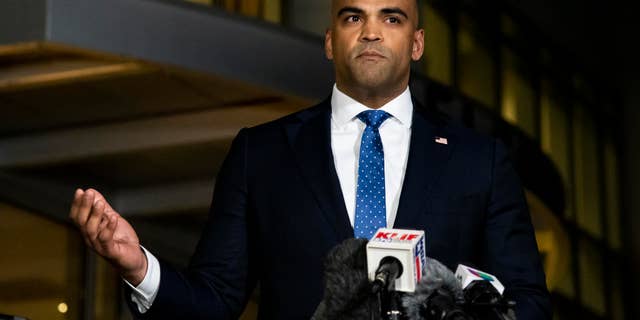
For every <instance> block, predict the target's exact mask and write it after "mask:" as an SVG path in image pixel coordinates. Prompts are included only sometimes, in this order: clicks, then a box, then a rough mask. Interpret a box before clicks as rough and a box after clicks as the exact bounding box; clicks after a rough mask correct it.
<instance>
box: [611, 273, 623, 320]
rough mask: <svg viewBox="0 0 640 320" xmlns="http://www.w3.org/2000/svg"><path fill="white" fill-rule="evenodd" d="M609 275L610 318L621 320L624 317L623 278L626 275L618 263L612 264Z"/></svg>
mask: <svg viewBox="0 0 640 320" xmlns="http://www.w3.org/2000/svg"><path fill="white" fill-rule="evenodd" d="M611 265H612V272H610V273H609V275H611V282H610V283H611V298H610V301H611V318H610V319H613V320H622V319H625V317H624V296H623V276H624V275H625V274H626V273H625V272H624V270H623V269H622V268H620V264H619V263H612V264H611Z"/></svg>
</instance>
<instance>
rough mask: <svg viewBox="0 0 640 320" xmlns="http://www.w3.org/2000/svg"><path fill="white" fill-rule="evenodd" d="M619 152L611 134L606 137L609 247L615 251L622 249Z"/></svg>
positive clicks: (605, 167)
mask: <svg viewBox="0 0 640 320" xmlns="http://www.w3.org/2000/svg"><path fill="white" fill-rule="evenodd" d="M617 154H618V150H617V147H616V145H615V139H614V138H613V137H612V135H611V133H609V134H606V135H605V139H604V170H605V175H604V177H605V186H606V191H605V196H606V205H607V207H606V216H607V229H608V230H607V231H608V237H609V239H608V240H609V246H611V248H614V249H621V247H622V239H621V237H622V235H621V230H620V198H619V197H620V189H619V185H618V183H619V175H618V158H617Z"/></svg>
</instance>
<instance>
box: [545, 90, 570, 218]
mask: <svg viewBox="0 0 640 320" xmlns="http://www.w3.org/2000/svg"><path fill="white" fill-rule="evenodd" d="M540 127H541V128H540V143H541V145H542V150H543V151H544V152H545V153H546V154H547V155H548V156H549V157H550V158H551V160H552V161H553V163H554V164H555V165H556V167H557V168H558V170H559V171H560V175H561V177H562V182H563V184H564V191H565V212H564V215H565V217H567V218H569V219H571V218H572V217H573V208H572V202H573V201H572V199H573V190H572V186H573V181H571V164H570V163H569V152H570V145H569V135H570V132H569V116H568V113H567V107H566V105H564V104H562V103H561V100H560V99H559V97H558V95H557V94H555V92H554V91H553V88H552V87H551V83H550V82H549V81H544V82H543V83H542V92H541V97H540Z"/></svg>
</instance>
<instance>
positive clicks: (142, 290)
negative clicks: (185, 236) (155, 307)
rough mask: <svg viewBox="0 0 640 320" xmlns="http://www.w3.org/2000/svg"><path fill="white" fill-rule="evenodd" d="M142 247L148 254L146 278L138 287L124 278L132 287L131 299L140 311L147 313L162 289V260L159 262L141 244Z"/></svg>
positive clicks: (146, 254)
mask: <svg viewBox="0 0 640 320" xmlns="http://www.w3.org/2000/svg"><path fill="white" fill-rule="evenodd" d="M140 248H142V251H143V252H144V254H145V256H147V273H146V274H145V276H144V279H142V282H140V284H139V285H138V286H137V287H134V286H133V285H132V284H131V283H129V281H127V280H125V279H123V280H124V282H125V283H126V284H127V285H128V286H129V287H131V290H132V292H131V301H133V302H134V303H135V304H136V305H137V306H138V311H139V312H140V313H145V312H147V311H148V310H149V309H150V308H151V305H152V304H153V301H154V300H155V299H156V295H158V290H159V289H160V262H158V259H157V258H156V257H155V256H154V255H153V254H151V252H149V251H148V250H147V249H146V248H145V247H143V246H140Z"/></svg>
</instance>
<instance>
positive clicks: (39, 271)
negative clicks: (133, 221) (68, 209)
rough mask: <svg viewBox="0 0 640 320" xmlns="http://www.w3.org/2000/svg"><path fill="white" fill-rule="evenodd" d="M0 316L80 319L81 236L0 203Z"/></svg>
mask: <svg viewBox="0 0 640 320" xmlns="http://www.w3.org/2000/svg"><path fill="white" fill-rule="evenodd" d="M0 221H2V223H0V252H2V263H0V275H2V276H1V277H0V283H1V287H2V290H0V291H1V292H0V296H1V297H0V312H2V313H7V314H12V315H19V316H23V317H27V318H30V319H52V320H55V319H80V318H81V317H82V314H81V303H82V280H83V279H82V277H83V272H82V271H83V269H82V263H83V260H82V256H83V255H82V250H83V247H84V242H83V241H82V238H81V237H80V235H79V233H78V232H77V231H76V230H75V229H72V228H71V227H67V226H65V225H62V224H58V223H56V222H53V221H50V220H48V219H45V218H43V217H40V216H38V215H35V214H33V213H30V212H27V211H25V210H21V209H18V208H15V207H12V206H9V205H5V204H1V203H0Z"/></svg>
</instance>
